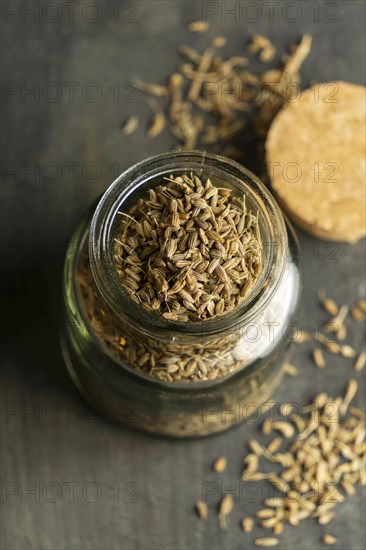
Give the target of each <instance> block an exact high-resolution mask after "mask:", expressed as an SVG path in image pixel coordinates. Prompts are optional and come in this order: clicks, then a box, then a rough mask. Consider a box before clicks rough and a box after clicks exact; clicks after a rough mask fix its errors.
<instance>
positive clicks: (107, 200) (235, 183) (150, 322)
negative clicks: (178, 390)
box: [89, 151, 287, 341]
mask: <svg viewBox="0 0 366 550" xmlns="http://www.w3.org/2000/svg"><path fill="white" fill-rule="evenodd" d="M184 173H186V174H187V173H193V174H194V175H197V176H198V177H199V178H203V179H205V178H210V180H211V182H212V183H213V184H214V185H217V186H220V187H228V188H229V189H231V190H232V192H233V193H234V194H241V195H245V197H246V201H247V203H248V206H249V208H250V209H252V210H253V211H254V212H258V213H259V216H258V220H259V228H260V233H261V237H262V242H263V250H262V270H261V273H260V275H259V277H258V279H257V280H256V281H255V283H254V285H253V287H252V288H251V289H250V290H249V292H248V294H247V296H245V297H244V298H243V299H242V300H241V301H240V302H239V304H238V305H237V306H236V307H235V308H234V309H233V310H231V311H230V312H228V313H226V314H224V315H222V316H219V317H216V318H213V319H208V320H204V321H189V322H184V323H182V322H179V321H171V320H167V319H164V317H162V316H159V315H157V314H156V313H150V312H148V311H145V310H144V309H143V308H142V307H141V306H139V305H138V304H136V303H135V302H133V301H132V300H131V299H130V298H129V297H128V296H127V294H125V292H124V291H123V289H122V286H121V284H120V281H119V280H118V276H117V272H116V269H115V265H114V260H113V251H112V243H113V239H114V236H115V231H116V226H117V223H118V218H119V214H118V213H119V212H121V211H123V212H128V210H129V208H130V207H131V206H132V205H133V204H135V202H136V200H137V199H138V198H139V197H140V196H141V195H142V194H144V192H145V191H146V190H147V189H149V188H154V187H156V186H157V185H160V184H161V183H162V180H163V178H164V177H168V176H170V175H173V176H178V175H182V174H184ZM286 246H287V237H286V231H285V225H284V221H283V217H282V214H281V212H280V209H279V207H278V205H277V204H276V202H275V200H274V199H273V197H272V195H271V194H270V193H269V192H268V190H267V189H266V188H265V186H264V185H263V184H262V183H261V182H260V180H259V179H258V178H256V176H255V175H254V174H252V173H251V172H249V171H248V170H246V169H245V168H244V167H243V166H241V165H240V164H238V163H236V162H234V161H232V160H229V159H227V158H225V157H221V156H218V155H212V154H210V155H209V154H206V153H205V152H200V151H180V152H171V153H165V154H162V155H159V156H157V157H152V158H149V159H147V160H145V161H142V162H140V163H138V164H136V165H134V166H133V167H131V168H130V169H128V170H127V171H126V172H124V173H123V174H121V176H119V178H117V180H116V181H115V182H114V183H113V184H112V185H111V186H110V187H109V188H108V189H107V191H106V192H105V194H104V195H103V196H102V198H101V200H100V202H99V204H98V206H97V208H96V211H95V213H94V216H93V219H92V223H91V228H90V237H89V255H90V263H91V269H92V273H93V277H94V279H95V282H96V284H97V286H98V288H99V291H100V292H101V294H102V296H103V298H104V299H105V301H106V302H107V303H108V305H109V306H110V307H111V308H112V309H113V311H114V312H115V313H116V315H117V316H119V317H120V318H121V319H122V320H125V321H128V322H129V323H130V324H133V325H135V326H136V327H138V329H139V330H140V331H142V332H145V333H146V334H147V335H149V334H152V333H153V334H154V336H155V337H156V336H157V334H158V335H159V337H160V338H162V339H167V340H169V341H172V340H174V339H176V338H177V335H179V336H182V337H185V338H188V337H189V335H192V336H193V335H197V334H207V335H208V334H210V335H211V334H218V333H221V332H222V331H224V330H228V328H231V327H237V326H238V325H240V324H242V323H243V322H249V321H250V319H252V318H253V317H255V316H256V315H257V314H258V313H259V312H260V311H261V309H262V308H263V307H264V306H265V305H266V304H267V303H268V301H269V300H270V298H271V296H272V295H273V293H274V292H275V291H276V289H277V287H278V285H279V284H280V282H281V279H282V276H283V273H284V269H285V254H284V252H285V251H286Z"/></svg>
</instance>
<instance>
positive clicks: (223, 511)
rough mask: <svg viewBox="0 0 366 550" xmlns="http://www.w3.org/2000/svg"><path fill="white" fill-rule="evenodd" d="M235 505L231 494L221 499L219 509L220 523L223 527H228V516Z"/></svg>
mask: <svg viewBox="0 0 366 550" xmlns="http://www.w3.org/2000/svg"><path fill="white" fill-rule="evenodd" d="M233 507H234V501H233V497H232V496H231V495H225V496H224V498H223V499H222V501H221V504H220V509H219V523H220V528H221V529H226V528H227V524H226V517H227V516H228V515H229V514H230V512H231V511H232V509H233Z"/></svg>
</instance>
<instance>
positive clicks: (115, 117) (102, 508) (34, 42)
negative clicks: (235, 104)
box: [0, 0, 365, 550]
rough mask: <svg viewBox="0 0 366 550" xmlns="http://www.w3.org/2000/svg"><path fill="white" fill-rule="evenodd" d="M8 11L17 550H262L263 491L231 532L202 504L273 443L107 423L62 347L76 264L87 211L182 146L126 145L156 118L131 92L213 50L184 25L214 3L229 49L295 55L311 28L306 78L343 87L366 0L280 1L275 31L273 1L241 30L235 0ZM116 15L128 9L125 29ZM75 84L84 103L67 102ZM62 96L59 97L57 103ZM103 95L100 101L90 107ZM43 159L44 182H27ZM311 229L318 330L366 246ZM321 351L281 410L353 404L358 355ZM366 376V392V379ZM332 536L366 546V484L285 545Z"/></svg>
mask: <svg viewBox="0 0 366 550" xmlns="http://www.w3.org/2000/svg"><path fill="white" fill-rule="evenodd" d="M2 4H3V5H5V4H7V7H6V10H7V11H6V13H5V12H4V11H3V13H2V82H3V83H6V85H7V86H8V87H7V88H6V90H7V91H8V92H9V93H10V92H14V93H13V94H12V95H9V96H7V97H6V98H4V97H3V99H4V107H3V109H2V115H3V130H2V151H1V152H2V169H3V176H4V177H3V182H2V186H1V195H2V203H1V205H2V211H1V222H2V271H3V276H4V284H3V290H4V305H5V310H4V308H2V309H3V311H2V316H1V317H2V328H1V334H2V336H3V341H2V344H1V348H0V349H1V355H2V358H1V359H2V415H1V424H0V426H1V478H2V480H1V481H2V486H1V487H2V501H1V538H0V540H1V549H4V550H5V549H6V550H8V549H9V550H10V549H16V550H24V549H37V550H46V549H49V550H56V549H57V550H61V549H70V550H71V549H73V550H101V549H124V550H127V549H131V550H132V549H148V550H153V549H176V550H183V549H187V550H188V549H189V550H191V549H192V550H193V549H194V550H201V549H202V550H203V549H205V550H208V549H220V550H221V549H227V550H234V549H235V550H236V549H242V548H245V549H249V548H253V547H254V546H253V541H254V538H255V537H256V536H257V535H258V532H255V533H253V534H251V535H244V534H243V533H242V532H241V530H240V520H241V519H242V517H243V516H244V515H250V514H252V513H253V512H254V511H255V510H256V509H258V508H259V507H260V502H259V501H255V500H256V498H255V495H254V496H253V494H249V495H248V494H244V495H242V496H241V498H240V502H239V503H238V504H237V505H236V506H235V509H234V511H233V513H232V514H231V516H230V518H229V520H228V523H229V529H228V530H227V531H222V530H220V529H219V527H218V521H217V512H216V507H217V503H218V501H219V492H218V493H217V494H216V495H214V496H213V497H211V498H210V499H209V502H208V504H209V519H208V521H207V522H206V523H201V522H199V521H198V520H197V518H196V516H195V513H194V510H193V505H194V502H195V501H197V500H198V499H200V498H201V493H202V489H203V487H204V483H208V482H212V483H218V484H220V483H221V481H222V482H224V483H226V487H227V488H228V487H229V486H230V484H231V485H233V484H235V483H238V482H239V480H240V472H241V468H242V457H243V455H244V454H245V448H246V446H245V442H246V440H247V439H248V438H249V437H252V436H255V435H256V434H257V430H258V425H257V424H254V423H249V424H247V425H242V426H241V427H239V428H237V429H235V430H233V431H230V432H228V433H224V434H222V435H219V436H215V437H212V438H209V439H203V440H199V441H189V442H175V441H170V440H163V439H159V438H154V437H148V436H145V435H141V434H139V433H134V432H133V431H128V430H124V429H121V430H118V429H116V428H115V427H112V426H111V425H109V424H108V423H106V422H104V421H103V420H101V419H100V418H99V417H97V416H95V415H94V414H93V413H92V412H91V411H90V409H89V408H88V406H87V405H85V404H84V402H83V401H82V399H81V398H80V397H79V394H78V393H77V391H76V389H75V388H74V386H73V384H72V383H71V380H70V379H69V377H68V374H67V372H66V369H65V366H64V364H63V361H62V358H61V354H60V349H59V343H58V329H57V324H58V320H59V313H60V305H61V270H62V263H63V255H64V252H65V247H66V244H67V242H68V240H69V238H70V236H71V234H72V231H73V229H74V228H75V226H76V224H77V223H78V221H79V219H80V217H81V215H82V213H83V212H84V210H85V208H86V207H87V206H88V205H89V204H90V203H91V201H92V200H93V199H94V198H95V197H97V196H98V195H99V194H100V193H101V192H102V191H103V190H104V189H105V188H106V187H107V186H108V185H109V184H110V183H111V182H112V181H113V179H114V176H115V175H116V174H117V173H118V172H119V171H121V170H122V169H123V168H125V167H126V166H127V165H129V164H130V163H132V162H135V161H138V160H140V159H143V158H145V157H146V156H148V155H153V154H157V153H160V152H162V151H164V150H169V149H170V148H171V147H172V145H173V141H172V139H171V138H170V137H169V134H168V133H164V135H162V136H161V137H159V138H157V139H155V140H154V141H150V140H149V139H148V138H146V137H145V134H144V129H143V128H141V129H140V130H139V131H138V132H137V133H136V134H134V135H133V136H131V138H130V139H126V138H124V137H123V135H122V134H121V131H120V124H121V122H122V120H123V119H124V118H126V117H127V116H129V115H131V114H133V113H135V112H137V113H138V114H140V115H141V117H142V119H143V120H144V121H147V119H148V116H149V109H148V108H147V106H146V105H145V103H144V100H143V98H141V97H137V101H136V102H130V101H131V97H130V92H131V89H130V87H129V84H128V83H129V82H131V81H133V80H134V79H136V78H142V79H144V80H146V81H159V80H163V79H164V78H165V77H166V75H167V74H169V73H170V72H171V71H172V70H173V68H174V67H175V66H176V64H177V63H178V62H180V61H179V59H178V56H177V54H176V47H177V46H178V45H179V44H181V43H189V44H192V45H196V46H197V47H198V48H200V49H201V48H203V47H204V45H205V42H206V39H205V37H204V36H198V35H192V34H189V33H187V31H186V30H185V27H184V25H185V24H186V23H187V22H189V21H191V20H194V19H196V18H199V17H200V16H201V13H202V12H201V10H202V9H206V8H207V5H208V4H210V5H211V6H213V7H214V9H215V10H216V8H217V9H218V13H217V14H216V15H212V16H210V17H209V21H210V22H211V27H212V29H214V30H213V31H212V35H213V34H214V32H216V33H217V34H223V35H225V36H227V37H228V38H229V39H230V40H229V44H228V46H227V47H226V50H225V51H226V53H227V54H228V55H229V54H237V53H238V52H241V51H242V47H243V45H244V44H245V43H246V42H247V40H248V39H249V37H250V35H251V34H252V33H255V32H260V33H264V34H268V35H269V36H270V37H271V39H272V40H273V42H274V43H275V44H276V45H278V46H279V50H281V49H282V50H281V51H284V49H285V45H286V44H289V43H291V42H292V41H297V40H298V39H299V37H300V36H301V34H303V33H304V32H310V33H311V34H313V36H314V45H313V50H312V54H311V58H310V59H309V60H307V61H306V63H305V65H304V68H303V73H302V74H303V82H304V84H308V83H309V82H310V81H312V80H315V81H320V82H322V81H327V80H330V79H344V80H348V81H351V82H355V83H360V84H362V83H364V82H363V74H364V73H363V67H364V64H365V42H364V31H365V27H364V26H365V23H364V21H365V3H364V2H363V1H350V2H343V1H342V2H339V1H338V2H331V3H329V2H328V3H321V2H320V3H318V2H315V3H314V2H307V1H305V2H301V3H300V2H296V3H295V4H296V6H297V10H298V9H299V8H298V6H300V7H301V12H302V13H301V15H300V17H299V18H298V21H296V22H289V21H288V20H287V21H286V18H287V19H290V18H294V16H295V15H296V14H294V13H293V12H291V8H286V9H289V10H290V11H289V12H288V13H286V11H285V12H283V11H282V10H283V7H284V6H286V5H288V4H289V2H280V7H276V6H274V8H275V11H274V21H271V20H270V18H269V14H268V11H266V9H265V8H264V6H262V8H261V9H262V14H261V15H259V18H258V21H257V22H255V23H251V22H250V19H253V18H254V17H255V14H254V15H253V14H252V12H250V11H248V12H246V11H244V10H243V7H245V6H246V7H248V6H247V4H248V3H244V2H240V3H237V4H240V7H241V12H240V17H239V18H238V20H237V21H235V19H234V16H230V15H229V14H225V6H226V7H229V4H232V3H225V2H214V3H200V2H181V1H164V2H163V1H162V2H155V1H138V2H128V3H123V2H112V1H111V2H108V1H101V0H98V1H97V2H94V3H92V4H94V5H95V4H97V5H98V6H99V9H100V10H101V14H100V13H99V14H97V16H98V17H99V15H100V18H99V21H96V22H90V21H88V20H87V19H89V20H90V19H92V18H94V17H95V16H96V12H93V11H92V9H93V8H90V12H86V13H84V14H82V13H81V7H82V6H83V7H84V6H85V5H86V4H90V3H89V2H79V3H76V4H77V5H78V6H79V7H77V6H76V8H75V15H74V17H69V15H68V13H67V11H66V7H65V4H66V3H65V2H61V1H60V2H57V4H58V5H59V6H60V10H61V11H60V12H59V14H60V13H61V17H60V18H59V20H58V21H56V22H53V23H52V22H50V20H51V19H53V18H55V17H56V16H57V17H58V15H57V14H56V13H55V12H52V6H51V7H50V8H49V10H50V11H49V12H45V13H43V14H42V13H41V15H40V17H39V21H38V20H35V17H36V16H34V15H32V14H28V15H27V14H26V13H25V12H24V9H25V7H24V4H25V3H24V2H3V3H2ZM26 4H27V5H28V7H29V6H31V5H33V4H35V3H34V2H31V1H29V2H26ZM36 4H39V3H36ZM45 4H55V3H47V2H46V3H45ZM249 4H252V5H253V4H255V5H256V6H257V7H258V6H259V4H260V3H259V2H250V3H249ZM269 4H272V5H276V4H277V3H272V2H270V3H269ZM293 4H294V3H293ZM115 5H119V6H120V7H119V9H120V13H119V16H118V15H117V22H115V21H114V15H113V11H112V8H113V6H115ZM205 5H206V8H205ZM314 6H315V8H314ZM2 7H3V6H2ZM317 8H319V21H318V22H317V21H316V17H317V12H316V11H314V10H317ZM88 9H89V8H88ZM114 9H116V8H114ZM268 9H269V8H268ZM9 10H10V11H11V10H12V11H15V13H14V14H11V12H9ZM22 10H23V12H22ZM333 10H334V13H333ZM22 13H23V20H24V19H25V20H24V21H23V22H22ZM259 13H260V12H259ZM284 13H285V14H284ZM332 14H333V15H332ZM285 15H287V17H285ZM296 17H297V15H296ZM326 17H327V21H324V19H325V18H326ZM329 18H330V19H331V20H329ZM47 19H48V21H47ZM68 19H70V21H68ZM37 83H38V84H37ZM49 83H58V87H57V88H55V87H53V88H52V86H50V85H49ZM65 83H75V84H74V85H70V84H69V85H67V84H65ZM90 83H96V87H94V88H93V86H92V85H90ZM22 86H23V88H22ZM25 86H26V87H27V89H28V90H30V89H32V88H34V87H35V86H40V96H39V98H37V97H34V96H32V95H29V94H28V95H26V96H22V95H21V92H22V89H23V92H24V91H25V88H24V87H25ZM71 87H74V98H72V97H71V96H70V95H69V92H68V90H70V88H71ZM117 87H119V97H118V98H117V97H116V96H115V94H116V93H117V92H116V90H117ZM60 90H61V97H59V98H57V101H53V98H55V95H54V94H55V93H59V91H60ZM96 90H98V91H99V92H101V97H100V99H98V100H97V101H95V102H92V101H91V100H88V98H87V97H89V98H93V97H94V95H93V94H95V91H96ZM3 91H4V88H3ZM83 91H84V96H83V93H82V92H83ZM87 94H88V96H87ZM132 99H133V100H134V99H135V98H134V97H133V98H132ZM350 162H352V158H350ZM5 163H10V164H5ZM34 163H38V165H37V166H39V170H40V173H39V174H37V173H36V174H35V175H34V174H31V173H30V172H29V171H28V172H25V170H24V169H25V168H27V169H29V168H31V167H32V164H34ZM70 163H74V164H70ZM89 163H94V165H96V166H97V168H96V169H95V167H94V170H93V167H91V165H90V164H89ZM72 167H74V177H72ZM37 169H38V168H37ZM88 170H90V171H89V172H88ZM4 171H5V172H4ZM11 172H13V174H11ZM70 174H71V175H70ZM95 174H96V175H95ZM299 235H300V240H301V243H302V250H303V260H304V267H305V297H304V302H303V307H302V313H301V323H302V326H303V327H304V328H308V329H310V328H314V325H316V323H318V322H322V321H323V320H324V319H325V316H324V314H323V313H322V312H321V311H320V310H319V308H318V306H317V301H316V297H315V292H316V289H317V288H318V287H321V286H324V287H326V288H327V289H328V290H329V293H330V294H331V295H332V297H334V298H335V299H336V300H337V301H338V302H339V303H351V302H353V301H354V300H355V299H356V298H357V297H360V296H364V295H365V283H364V281H365V267H364V260H365V257H364V253H365V243H364V241H363V242H360V243H358V244H356V245H354V246H347V245H331V246H329V245H328V244H327V243H324V242H320V241H317V240H315V239H313V238H311V237H310V236H308V235H305V234H302V233H300V232H299ZM348 328H349V338H348V342H349V343H350V344H351V345H353V346H355V347H356V348H357V349H361V348H362V346H363V345H364V327H362V325H357V326H356V325H355V324H354V323H352V322H350V321H349V322H348ZM312 347H313V344H312V343H310V344H307V345H304V346H301V347H299V346H298V347H297V348H296V350H295V354H294V363H295V364H296V365H298V367H299V369H300V372H301V375H300V377H299V378H297V379H289V378H287V379H286V380H285V381H284V383H283V384H282V386H281V388H280V389H279V390H278V391H277V392H276V393H275V395H274V399H276V400H278V401H279V402H281V401H283V400H286V401H289V400H291V401H294V402H297V403H300V404H302V403H306V402H307V400H308V399H310V398H311V397H313V396H314V394H315V393H316V392H318V391H321V390H325V391H328V392H330V393H331V394H333V395H338V394H339V392H341V391H342V390H343V388H344V385H345V381H346V379H347V378H348V377H349V376H350V375H351V374H352V361H351V360H341V359H340V358H338V357H336V356H334V357H333V356H329V358H328V366H327V367H326V368H325V369H324V370H323V371H320V370H318V369H316V368H315V367H314V366H313V365H312V363H311V361H310V360H309V351H310V350H311V349H312ZM357 378H358V380H359V382H360V384H361V386H362V384H363V383H364V375H363V374H362V373H360V374H359V375H358V376H357ZM362 391H363V390H362ZM362 391H361V392H360V393H359V395H358V405H360V406H363V404H362V397H361V396H362V395H363V393H362ZM220 455H225V456H226V457H227V458H228V469H227V473H226V474H224V475H222V476H221V477H219V476H218V475H217V474H214V473H213V472H212V468H211V465H212V461H213V460H214V459H215V458H216V457H217V456H220ZM117 488H119V491H118V490H117ZM32 490H34V491H35V492H33V493H32V492H31V491H32ZM217 490H218V491H220V490H221V487H220V485H217ZM93 500H96V502H93ZM257 500H258V499H257ZM53 501H54V502H53ZM326 532H330V533H332V534H333V535H335V536H336V537H337V538H338V543H337V544H336V545H335V546H334V547H335V548H339V549H346V548H347V549H349V550H351V549H352V550H356V549H361V548H364V535H365V500H364V494H363V492H362V490H361V489H360V488H358V489H357V493H356V495H355V496H353V497H350V498H347V500H346V502H345V503H343V504H341V505H340V506H339V508H338V512H337V519H336V520H335V521H334V522H333V523H332V524H331V525H330V526H328V527H326V528H325V527H320V526H318V525H317V524H316V522H315V521H314V520H309V521H304V522H303V523H302V524H301V525H300V526H299V527H296V528H294V527H291V528H290V527H288V528H286V530H285V532H284V534H283V535H282V536H281V545H280V548H284V549H289V550H290V549H291V550H292V549H295V548H307V549H316V548H321V543H320V537H321V535H322V534H324V533H326Z"/></svg>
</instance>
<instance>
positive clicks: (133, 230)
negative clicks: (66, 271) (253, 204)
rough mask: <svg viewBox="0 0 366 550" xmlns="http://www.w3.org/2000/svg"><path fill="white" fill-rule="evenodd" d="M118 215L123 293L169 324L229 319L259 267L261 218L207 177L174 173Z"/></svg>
mask: <svg viewBox="0 0 366 550" xmlns="http://www.w3.org/2000/svg"><path fill="white" fill-rule="evenodd" d="M164 180H165V181H163V182H162V184H161V185H159V186H157V187H156V188H154V189H152V188H151V189H149V191H148V194H146V196H144V197H142V198H140V199H139V200H138V201H137V202H136V203H135V204H134V205H133V206H132V208H130V210H129V211H128V212H119V214H120V222H119V225H118V228H117V231H116V234H115V238H114V248H113V258H114V263H115V268H116V271H117V274H118V278H119V282H120V284H121V287H122V288H123V290H124V292H125V293H126V294H127V295H128V296H129V297H130V298H131V299H132V300H133V301H134V302H136V303H137V304H139V305H140V306H141V307H142V308H143V309H144V310H146V311H149V312H152V313H154V314H157V315H161V316H162V317H164V318H165V319H167V320H171V321H183V322H184V321H201V320H208V319H212V318H214V317H218V316H220V315H224V314H226V313H228V312H230V311H231V310H233V309H234V308H235V307H236V306H237V305H238V304H239V303H240V302H241V301H242V300H243V298H245V297H246V296H247V294H248V292H249V291H250V289H251V287H252V286H253V285H254V283H255V281H256V280H257V279H258V277H259V275H260V273H261V270H262V241H261V236H260V230H259V223H258V216H257V214H256V213H254V212H253V211H252V210H250V209H249V208H248V207H247V205H246V201H245V197H243V196H242V197H238V196H235V195H234V193H233V192H232V191H231V190H230V189H227V188H226V187H225V184H224V183H223V184H222V186H220V187H217V186H215V185H213V184H212V182H211V181H210V179H208V178H202V179H200V178H198V177H197V176H195V175H192V174H191V175H188V174H183V175H181V176H175V177H173V176H170V177H169V178H164Z"/></svg>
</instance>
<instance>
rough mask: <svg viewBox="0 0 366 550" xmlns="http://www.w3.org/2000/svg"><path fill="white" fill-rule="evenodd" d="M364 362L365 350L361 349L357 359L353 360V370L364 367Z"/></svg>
mask: <svg viewBox="0 0 366 550" xmlns="http://www.w3.org/2000/svg"><path fill="white" fill-rule="evenodd" d="M365 363H366V352H365V351H362V352H361V353H360V354H359V355H358V357H357V359H356V360H355V363H354V369H355V371H357V372H358V371H360V370H362V369H363V368H364V366H365Z"/></svg>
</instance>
